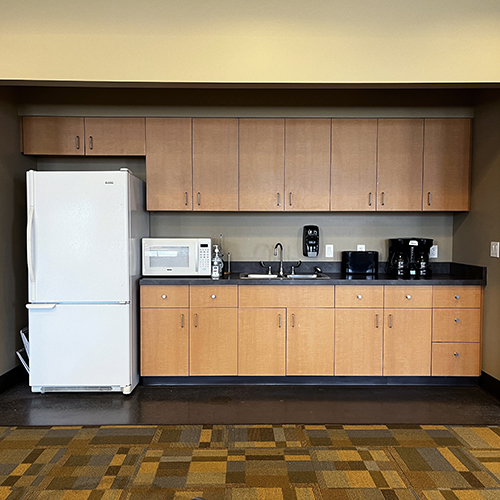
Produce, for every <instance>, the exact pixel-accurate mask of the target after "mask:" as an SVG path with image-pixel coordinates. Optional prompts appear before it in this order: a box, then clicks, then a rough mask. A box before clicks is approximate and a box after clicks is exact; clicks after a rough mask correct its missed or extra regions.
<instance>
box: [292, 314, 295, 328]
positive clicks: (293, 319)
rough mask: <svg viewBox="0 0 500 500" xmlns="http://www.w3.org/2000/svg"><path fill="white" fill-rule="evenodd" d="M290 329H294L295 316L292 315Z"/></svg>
mask: <svg viewBox="0 0 500 500" xmlns="http://www.w3.org/2000/svg"><path fill="white" fill-rule="evenodd" d="M292 328H295V314H292Z"/></svg>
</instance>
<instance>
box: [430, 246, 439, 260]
mask: <svg viewBox="0 0 500 500" xmlns="http://www.w3.org/2000/svg"><path fill="white" fill-rule="evenodd" d="M437 258H438V246H437V245H432V246H431V249H430V250H429V259H437Z"/></svg>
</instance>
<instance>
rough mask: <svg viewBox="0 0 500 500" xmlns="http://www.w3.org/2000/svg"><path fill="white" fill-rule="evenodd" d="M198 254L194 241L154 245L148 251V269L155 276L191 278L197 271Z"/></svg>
mask: <svg viewBox="0 0 500 500" xmlns="http://www.w3.org/2000/svg"><path fill="white" fill-rule="evenodd" d="M196 253H197V252H196V242H193V241H185V242H181V241H178V242H176V243H175V244H166V245H153V246H151V247H150V248H149V250H147V255H146V257H147V267H148V268H149V272H150V274H154V275H159V276H161V275H167V276H168V275H172V276H190V275H193V274H196V271H197V265H196V264H197V263H196Z"/></svg>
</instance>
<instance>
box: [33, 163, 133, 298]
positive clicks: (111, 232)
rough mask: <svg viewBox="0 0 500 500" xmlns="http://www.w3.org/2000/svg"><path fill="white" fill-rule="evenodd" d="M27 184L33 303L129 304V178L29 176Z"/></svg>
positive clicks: (65, 174)
mask: <svg viewBox="0 0 500 500" xmlns="http://www.w3.org/2000/svg"><path fill="white" fill-rule="evenodd" d="M27 182H28V186H27V192H28V235H27V236H28V238H27V240H28V264H29V267H30V269H29V279H30V293H29V301H30V302H127V301H129V300H130V268H129V253H130V230H129V227H130V221H129V218H130V209H129V174H128V173H127V172H119V171H117V172H33V171H30V172H28V173H27Z"/></svg>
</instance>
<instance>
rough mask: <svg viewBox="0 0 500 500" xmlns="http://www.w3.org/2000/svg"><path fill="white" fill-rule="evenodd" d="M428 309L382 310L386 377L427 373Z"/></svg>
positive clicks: (428, 360)
mask: <svg viewBox="0 0 500 500" xmlns="http://www.w3.org/2000/svg"><path fill="white" fill-rule="evenodd" d="M431 315H432V310H431V309H385V310H384V370H383V374H384V375H385V376H430V374H431Z"/></svg>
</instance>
